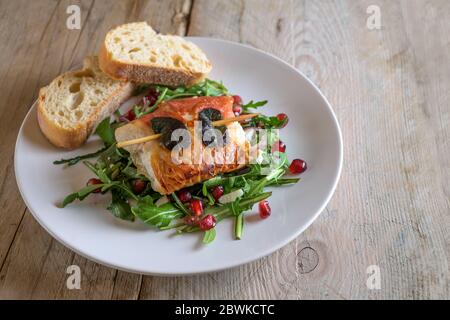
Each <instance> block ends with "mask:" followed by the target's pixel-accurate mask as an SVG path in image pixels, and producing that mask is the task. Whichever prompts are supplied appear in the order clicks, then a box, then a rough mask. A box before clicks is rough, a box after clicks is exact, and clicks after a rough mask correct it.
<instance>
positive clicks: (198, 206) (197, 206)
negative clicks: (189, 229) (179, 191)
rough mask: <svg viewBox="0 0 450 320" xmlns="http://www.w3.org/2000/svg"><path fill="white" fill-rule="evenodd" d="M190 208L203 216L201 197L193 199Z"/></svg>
mask: <svg viewBox="0 0 450 320" xmlns="http://www.w3.org/2000/svg"><path fill="white" fill-rule="evenodd" d="M190 209H191V211H192V213H193V214H194V215H196V216H201V215H202V214H203V202H202V201H201V200H199V199H192V201H191V203H190Z"/></svg>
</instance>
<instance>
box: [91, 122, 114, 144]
mask: <svg viewBox="0 0 450 320" xmlns="http://www.w3.org/2000/svg"><path fill="white" fill-rule="evenodd" d="M95 133H96V134H97V135H98V136H99V137H100V138H101V139H102V140H103V143H104V144H105V146H110V145H112V144H114V143H115V142H116V138H115V137H114V129H113V128H112V126H111V120H110V118H109V117H108V118H106V119H104V120H103V121H102V122H100V123H99V125H98V126H97V129H95Z"/></svg>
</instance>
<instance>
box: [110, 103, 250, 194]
mask: <svg viewBox="0 0 450 320" xmlns="http://www.w3.org/2000/svg"><path fill="white" fill-rule="evenodd" d="M204 109H215V110H218V111H220V114H221V117H222V118H223V119H227V118H233V117H234V113H233V98H232V97H227V96H221V97H195V98H186V99H177V100H171V101H167V102H163V103H161V104H160V105H159V107H158V109H157V110H156V111H155V112H153V113H151V114H149V115H146V116H143V117H141V118H139V119H137V120H134V121H132V122H130V123H128V124H126V125H124V126H122V127H120V128H118V129H117V130H116V133H115V135H116V140H117V141H118V142H122V141H127V140H131V139H135V138H140V137H144V136H149V135H152V134H155V132H154V131H153V129H152V125H151V120H152V119H153V118H157V117H168V118H173V119H177V120H179V121H181V122H182V123H183V124H184V125H185V126H186V127H187V128H188V130H189V132H190V136H191V137H193V136H194V129H193V128H194V121H195V120H199V113H200V112H201V111H202V110H204ZM227 131H228V139H227V140H226V143H225V144H224V146H222V147H214V148H212V149H214V151H213V152H212V153H211V152H210V151H208V150H207V149H208V148H210V149H211V147H208V146H205V145H204V144H202V143H199V144H196V147H194V143H191V146H190V147H189V148H188V151H189V152H190V154H189V155H190V157H189V158H190V159H191V163H185V162H183V163H179V162H177V161H174V160H173V157H172V151H171V150H169V149H168V148H166V147H165V146H164V145H163V144H162V142H161V139H158V140H153V141H149V142H146V143H141V144H136V145H130V146H127V147H125V149H126V150H127V151H129V152H130V155H131V159H132V161H133V163H134V164H135V165H136V167H137V169H138V172H139V173H140V174H143V175H145V176H146V177H147V178H148V179H149V180H150V182H151V185H152V188H153V190H155V191H157V192H159V193H161V194H170V193H173V192H174V191H177V190H180V189H182V188H184V187H188V186H191V185H194V184H196V183H199V182H201V181H204V180H207V179H210V178H212V177H214V176H216V175H218V174H220V173H226V172H231V171H235V170H237V169H239V168H241V167H243V166H244V165H245V158H246V153H245V150H246V140H245V133H244V130H243V129H242V126H241V125H240V124H239V123H238V122H232V123H230V124H228V125H227ZM192 139H194V138H192ZM200 139H201V137H200ZM191 141H193V140H191ZM200 142H201V140H200ZM210 149H209V150H210ZM205 152H206V154H209V155H210V158H208V159H209V160H211V157H212V158H214V159H215V160H216V161H203V160H201V161H198V159H202V157H204V154H205ZM242 157H244V161H243V158H242Z"/></svg>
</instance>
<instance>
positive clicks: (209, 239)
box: [203, 228, 216, 244]
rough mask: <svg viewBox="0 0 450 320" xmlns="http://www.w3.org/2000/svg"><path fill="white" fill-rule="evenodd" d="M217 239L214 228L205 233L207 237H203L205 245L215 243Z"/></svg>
mask: <svg viewBox="0 0 450 320" xmlns="http://www.w3.org/2000/svg"><path fill="white" fill-rule="evenodd" d="M215 238H216V229H215V228H212V229H209V230H207V231H205V235H204V236H203V243H204V244H209V243H211V242H213V241H214V239H215Z"/></svg>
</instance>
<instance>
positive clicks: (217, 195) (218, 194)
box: [211, 186, 223, 200]
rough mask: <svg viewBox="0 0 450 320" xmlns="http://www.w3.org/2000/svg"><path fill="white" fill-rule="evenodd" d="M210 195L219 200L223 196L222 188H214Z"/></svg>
mask: <svg viewBox="0 0 450 320" xmlns="http://www.w3.org/2000/svg"><path fill="white" fill-rule="evenodd" d="M211 193H212V195H213V197H214V199H216V200H219V198H220V197H221V196H222V195H223V187H222V186H217V187H214V188H213V189H212V190H211Z"/></svg>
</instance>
